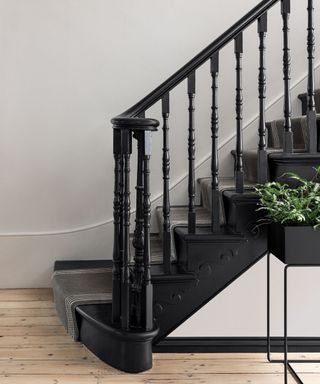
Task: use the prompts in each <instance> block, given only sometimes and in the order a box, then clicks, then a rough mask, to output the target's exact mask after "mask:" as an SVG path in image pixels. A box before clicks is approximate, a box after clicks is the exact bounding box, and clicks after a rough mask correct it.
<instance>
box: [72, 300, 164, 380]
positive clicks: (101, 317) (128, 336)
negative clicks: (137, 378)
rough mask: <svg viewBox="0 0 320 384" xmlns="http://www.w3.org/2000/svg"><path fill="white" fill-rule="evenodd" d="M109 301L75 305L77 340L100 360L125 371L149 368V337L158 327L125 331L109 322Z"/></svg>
mask: <svg viewBox="0 0 320 384" xmlns="http://www.w3.org/2000/svg"><path fill="white" fill-rule="evenodd" d="M111 310H112V304H102V305H98V306H95V307H93V306H90V305H83V306H81V307H78V308H77V314H78V315H79V316H78V320H79V330H80V335H81V339H80V341H81V342H82V343H83V344H84V345H85V346H86V347H87V348H88V349H90V351H91V352H93V353H94V354H95V355H96V356H98V357H99V358H100V359H101V360H102V361H104V362H106V363H108V364H109V365H111V366H112V367H114V368H117V369H120V370H121V371H124V372H128V373H138V372H142V371H146V370H148V369H150V368H152V341H153V339H154V338H155V336H156V335H157V333H158V328H157V327H156V326H155V328H154V329H153V330H152V331H150V332H146V331H144V330H139V329H138V330H136V331H134V330H132V329H130V331H125V330H122V329H120V328H115V327H114V326H112V325H111Z"/></svg>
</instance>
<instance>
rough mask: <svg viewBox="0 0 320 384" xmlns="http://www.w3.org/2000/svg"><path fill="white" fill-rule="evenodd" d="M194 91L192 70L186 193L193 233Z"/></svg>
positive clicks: (190, 226) (189, 226)
mask: <svg viewBox="0 0 320 384" xmlns="http://www.w3.org/2000/svg"><path fill="white" fill-rule="evenodd" d="M195 93H196V74H195V72H192V73H191V74H190V75H189V77H188V97H189V108H188V111H189V130H188V131H189V137H188V160H189V177H188V195H189V211H188V232H189V233H195V231H196V209H195V197H196V185H195V184H196V182H195V151H196V138H195V126H194V115H195V113H194V112H195V106H194V98H195Z"/></svg>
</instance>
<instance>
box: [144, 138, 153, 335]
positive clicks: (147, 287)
mask: <svg viewBox="0 0 320 384" xmlns="http://www.w3.org/2000/svg"><path fill="white" fill-rule="evenodd" d="M150 156H151V132H150V131H145V132H144V159H143V213H144V217H143V219H144V225H143V227H144V309H145V329H146V331H150V330H152V328H153V310H152V308H153V287H152V283H151V270H150V267H151V253H150V216H151V203H150V167H149V162H150Z"/></svg>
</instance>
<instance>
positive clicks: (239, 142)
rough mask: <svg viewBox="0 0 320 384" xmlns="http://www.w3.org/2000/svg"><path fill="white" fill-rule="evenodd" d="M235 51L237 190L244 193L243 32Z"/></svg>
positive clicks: (235, 43) (236, 39) (239, 36)
mask: <svg viewBox="0 0 320 384" xmlns="http://www.w3.org/2000/svg"><path fill="white" fill-rule="evenodd" d="M234 51H235V56H236V63H237V64H236V126H237V137H236V166H235V178H236V192H237V193H243V191H244V174H243V160H242V152H243V139H242V124H243V122H242V109H243V95H242V54H243V36H242V32H241V33H239V35H238V36H237V37H236V38H235V39H234Z"/></svg>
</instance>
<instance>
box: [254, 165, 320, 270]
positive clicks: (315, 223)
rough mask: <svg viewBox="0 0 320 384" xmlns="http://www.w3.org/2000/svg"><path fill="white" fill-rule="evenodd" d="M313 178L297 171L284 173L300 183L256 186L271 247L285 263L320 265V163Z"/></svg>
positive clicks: (272, 251) (276, 183)
mask: <svg viewBox="0 0 320 384" xmlns="http://www.w3.org/2000/svg"><path fill="white" fill-rule="evenodd" d="M315 170H316V174H315V176H314V178H313V179H312V180H306V179H304V178H301V177H300V176H298V175H297V174H295V173H287V174H286V175H285V176H286V177H288V178H289V179H292V181H296V182H297V183H298V184H297V186H296V188H290V187H289V185H288V184H284V183H280V182H268V183H266V184H263V185H257V186H256V188H255V190H256V192H257V194H258V196H259V198H260V203H259V205H260V208H258V210H262V211H264V212H265V218H264V219H262V221H263V222H264V223H267V224H268V227H269V228H268V250H269V251H270V252H271V253H272V254H274V255H275V256H276V257H278V258H279V259H280V260H281V261H283V262H284V263H286V264H320V231H319V230H317V228H318V227H320V182H319V176H320V166H318V167H317V168H316V169H315Z"/></svg>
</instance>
